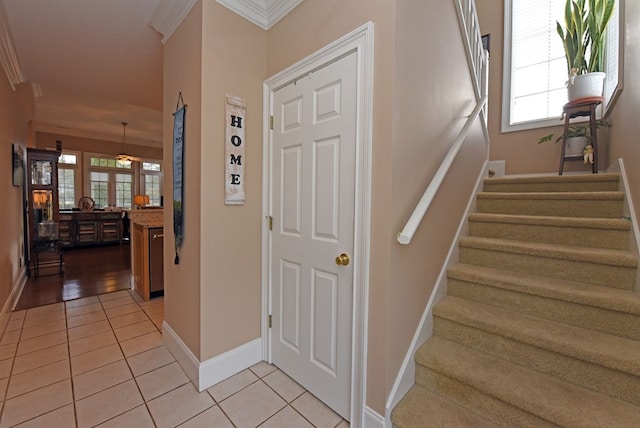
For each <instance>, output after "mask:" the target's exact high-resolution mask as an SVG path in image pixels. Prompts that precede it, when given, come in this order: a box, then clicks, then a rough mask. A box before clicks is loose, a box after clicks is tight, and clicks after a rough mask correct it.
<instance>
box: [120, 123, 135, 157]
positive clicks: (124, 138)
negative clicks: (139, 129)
mask: <svg viewBox="0 0 640 428" xmlns="http://www.w3.org/2000/svg"><path fill="white" fill-rule="evenodd" d="M120 123H122V153H120V154H119V155H117V156H116V160H118V161H120V162H132V161H133V157H132V156H130V155H128V154H127V153H126V150H125V146H126V144H127V125H128V123H127V122H120Z"/></svg>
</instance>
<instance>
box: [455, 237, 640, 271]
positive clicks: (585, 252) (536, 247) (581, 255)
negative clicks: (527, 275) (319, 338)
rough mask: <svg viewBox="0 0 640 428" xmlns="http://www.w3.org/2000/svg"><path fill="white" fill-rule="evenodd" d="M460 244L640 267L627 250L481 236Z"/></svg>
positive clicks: (468, 238)
mask: <svg viewBox="0 0 640 428" xmlns="http://www.w3.org/2000/svg"><path fill="white" fill-rule="evenodd" d="M459 245H460V246H461V247H472V248H479V249H488V250H495V251H503V252H509V253H517V254H529V255H537V256H541V257H550V258H561V259H566V260H576V261H583V262H590V263H597V264H608V265H613V266H622V267H629V268H637V267H638V260H637V258H636V257H635V256H634V255H633V254H632V253H630V252H629V251H625V250H612V249H608V248H590V247H578V246H573V245H560V244H546V243H538V242H526V241H514V240H508V239H498V238H485V237H479V236H465V237H462V238H460V241H459Z"/></svg>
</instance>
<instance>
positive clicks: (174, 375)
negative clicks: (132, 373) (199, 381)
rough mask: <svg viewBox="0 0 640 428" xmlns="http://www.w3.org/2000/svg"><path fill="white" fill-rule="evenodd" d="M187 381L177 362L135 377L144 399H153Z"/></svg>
mask: <svg viewBox="0 0 640 428" xmlns="http://www.w3.org/2000/svg"><path fill="white" fill-rule="evenodd" d="M187 382H189V378H188V377H187V375H186V374H184V371H183V370H182V367H180V365H179V364H178V363H171V364H168V365H166V366H163V367H160V368H158V369H155V370H154V371H152V372H149V373H145V374H143V375H142V376H139V377H137V378H136V383H137V384H138V387H139V388H140V392H142V396H143V397H144V399H145V401H150V400H153V399H154V398H156V397H159V396H161V395H162V394H165V393H167V392H169V391H171V390H173V389H176V388H177V387H179V386H182V385H184V384H185V383H187Z"/></svg>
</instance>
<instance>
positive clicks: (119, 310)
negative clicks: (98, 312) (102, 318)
mask: <svg viewBox="0 0 640 428" xmlns="http://www.w3.org/2000/svg"><path fill="white" fill-rule="evenodd" d="M137 311H142V308H140V306H138V304H137V303H130V304H128V305H122V306H116V307H115V308H109V309H105V312H106V313H107V317H108V318H115V317H121V316H122V315H126V314H130V313H132V312H137Z"/></svg>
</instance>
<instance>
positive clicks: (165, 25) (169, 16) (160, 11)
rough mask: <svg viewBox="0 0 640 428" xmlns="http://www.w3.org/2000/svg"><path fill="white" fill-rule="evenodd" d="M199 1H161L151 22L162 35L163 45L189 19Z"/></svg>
mask: <svg viewBox="0 0 640 428" xmlns="http://www.w3.org/2000/svg"><path fill="white" fill-rule="evenodd" d="M197 1H198V0H160V1H159V2H158V7H157V8H156V11H155V12H154V14H153V16H152V17H151V19H150V20H149V25H151V26H152V27H153V28H154V29H155V30H156V31H157V32H158V33H160V34H162V44H163V45H164V44H165V43H166V42H167V40H169V38H170V37H171V35H172V34H173V32H174V31H176V29H177V28H178V26H180V24H181V23H182V21H183V20H184V18H186V17H187V15H188V14H189V12H190V11H191V8H193V6H194V5H195V4H196V2H197Z"/></svg>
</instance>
